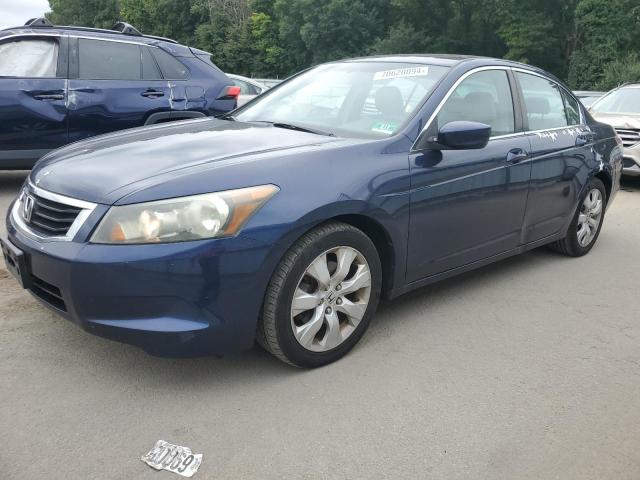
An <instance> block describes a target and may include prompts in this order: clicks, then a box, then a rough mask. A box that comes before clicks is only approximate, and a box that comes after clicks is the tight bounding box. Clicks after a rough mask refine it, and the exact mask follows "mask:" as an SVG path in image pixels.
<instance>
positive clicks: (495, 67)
mask: <svg viewBox="0 0 640 480" xmlns="http://www.w3.org/2000/svg"><path fill="white" fill-rule="evenodd" d="M491 70H503V71H505V72H508V71H509V70H511V71H512V72H521V73H526V74H529V75H534V76H536V77H540V78H543V79H545V80H547V81H549V82H552V83H553V84H555V85H557V86H558V87H559V88H562V89H563V90H564V91H566V92H567V93H568V94H569V95H571V96H572V97H574V98H575V95H573V94H572V93H571V92H569V91H568V90H567V89H566V88H564V87H563V86H562V85H560V84H559V83H558V82H556V81H554V80H553V79H551V78H549V77H547V76H546V75H543V74H541V73H538V72H535V71H533V70H527V69H526V68H520V67H507V66H501V65H491V66H486V67H477V68H474V69H472V70H469V71H468V72H466V73H465V74H464V75H462V76H461V77H460V78H459V79H458V80H457V81H456V83H454V84H453V86H452V87H451V88H450V89H449V91H448V92H447V94H446V95H445V96H444V98H443V99H442V100H441V101H440V103H439V104H438V106H437V107H436V109H435V110H434V111H433V113H432V114H431V116H430V117H429V120H427V123H425V126H424V127H423V128H422V130H421V131H420V133H419V134H418V137H417V138H416V140H415V142H413V145H411V149H410V150H409V151H410V152H415V151H416V150H415V148H414V147H415V145H416V143H417V142H418V139H420V137H421V136H422V134H423V133H424V132H426V131H427V130H428V129H429V127H431V124H432V123H433V121H434V120H435V118H436V117H437V116H438V114H439V113H440V111H441V110H442V108H444V104H445V103H447V100H449V98H450V97H451V95H453V92H454V91H455V90H456V88H458V87H459V86H460V84H461V83H462V82H464V81H465V80H466V79H467V78H468V77H470V76H471V75H473V74H474V73H478V72H485V71H491ZM512 94H513V92H512ZM578 105H581V103H580V102H579V101H578ZM514 115H515V105H514ZM585 120H586V118H585V115H584V111H583V110H582V107H581V108H580V122H581V123H580V125H566V126H564V127H556V128H549V129H545V130H523V131H521V132H514V133H509V134H506V135H497V136H494V137H491V138H490V139H489V141H492V140H501V139H504V138H511V137H519V136H522V135H530V134H537V133H542V132H553V131H556V130H564V129H567V128H576V127H581V126H585V125H586V124H585Z"/></svg>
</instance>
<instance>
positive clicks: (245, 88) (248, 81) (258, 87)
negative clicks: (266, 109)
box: [227, 73, 269, 107]
mask: <svg viewBox="0 0 640 480" xmlns="http://www.w3.org/2000/svg"><path fill="white" fill-rule="evenodd" d="M227 77H229V78H230V79H231V81H232V82H233V84H234V85H235V86H237V87H240V95H239V96H238V107H240V106H242V105H244V104H245V103H247V102H248V101H249V100H253V99H254V98H256V97H257V96H258V95H260V94H262V93H264V92H266V91H267V90H269V87H267V86H266V85H264V84H262V83H260V82H258V81H256V80H254V79H252V78H247V77H242V76H240V75H234V74H232V73H227Z"/></svg>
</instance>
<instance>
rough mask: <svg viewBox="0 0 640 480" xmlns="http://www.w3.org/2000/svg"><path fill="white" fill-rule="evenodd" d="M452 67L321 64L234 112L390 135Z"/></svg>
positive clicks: (360, 134) (354, 133) (253, 118)
mask: <svg viewBox="0 0 640 480" xmlns="http://www.w3.org/2000/svg"><path fill="white" fill-rule="evenodd" d="M448 71H449V68H447V67H443V66H437V65H423V64H411V63H392V62H376V61H360V62H343V63H333V64H327V65H320V66H319V67H316V68H313V69H311V70H309V71H307V72H305V73H303V74H301V75H298V76H297V77H295V78H293V79H291V80H289V81H288V82H287V83H285V84H284V85H282V86H280V87H278V88H277V89H275V90H271V91H267V93H265V94H264V95H263V96H261V97H258V99H257V100H256V101H254V102H253V103H251V104H250V105H248V106H246V107H243V108H241V109H240V110H239V111H238V112H237V113H236V114H235V115H234V117H235V118H237V119H238V120H240V121H246V122H270V123H286V124H294V125H297V126H303V127H307V128H312V129H316V130H321V131H324V132H327V133H333V134H336V135H339V136H346V137H356V138H385V137H388V136H390V135H393V134H395V133H396V132H398V131H399V130H400V129H401V128H402V127H403V126H404V125H405V124H406V122H407V121H408V120H409V119H410V118H411V117H412V116H413V115H414V114H415V113H416V112H417V110H418V109H419V108H420V106H421V105H422V104H423V103H424V101H425V100H426V98H427V96H428V95H429V94H431V92H432V91H433V88H434V87H435V85H436V84H437V83H438V81H439V80H440V79H441V78H442V77H443V76H444V75H446V73H447V72H448Z"/></svg>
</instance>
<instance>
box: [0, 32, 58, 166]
mask: <svg viewBox="0 0 640 480" xmlns="http://www.w3.org/2000/svg"><path fill="white" fill-rule="evenodd" d="M65 48H66V41H65V39H64V37H61V38H60V37H20V38H14V39H8V40H4V41H2V42H0V58H1V59H2V60H1V61H0V112H1V114H2V121H1V122H0V169H2V168H19V167H24V168H31V166H32V165H33V163H34V162H35V160H37V159H38V158H39V157H40V156H42V155H43V154H45V153H46V152H48V151H49V150H52V149H54V148H57V147H60V146H62V145H64V144H66V143H67V106H66V98H67V80H66V78H65V77H66V73H67V72H66V69H67V55H66V51H65Z"/></svg>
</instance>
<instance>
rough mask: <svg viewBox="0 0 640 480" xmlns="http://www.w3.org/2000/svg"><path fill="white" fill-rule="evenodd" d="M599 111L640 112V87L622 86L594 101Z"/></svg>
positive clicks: (594, 106)
mask: <svg viewBox="0 0 640 480" xmlns="http://www.w3.org/2000/svg"><path fill="white" fill-rule="evenodd" d="M591 110H592V111H594V112H597V113H640V88H635V87H633V88H622V89H620V90H615V91H613V92H611V93H610V94H609V95H606V96H605V97H603V98H602V99H600V100H599V101H598V102H596V103H594V104H593V106H592V107H591Z"/></svg>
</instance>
